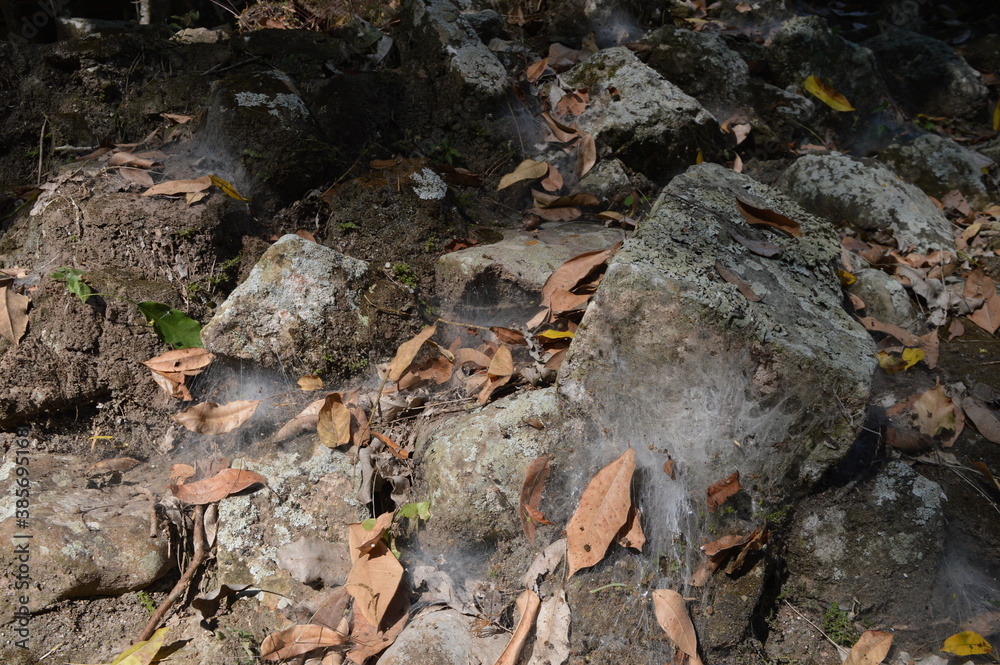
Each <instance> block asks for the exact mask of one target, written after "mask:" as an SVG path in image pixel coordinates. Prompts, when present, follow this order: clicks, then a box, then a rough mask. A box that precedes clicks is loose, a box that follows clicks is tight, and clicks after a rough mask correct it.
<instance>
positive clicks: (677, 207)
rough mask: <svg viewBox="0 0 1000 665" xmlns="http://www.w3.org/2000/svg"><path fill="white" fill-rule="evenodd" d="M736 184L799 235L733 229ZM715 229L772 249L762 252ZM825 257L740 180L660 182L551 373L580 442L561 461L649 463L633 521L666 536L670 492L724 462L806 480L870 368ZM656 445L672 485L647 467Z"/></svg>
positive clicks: (748, 472)
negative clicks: (632, 456)
mask: <svg viewBox="0 0 1000 665" xmlns="http://www.w3.org/2000/svg"><path fill="white" fill-rule="evenodd" d="M737 196H739V197H741V198H742V199H743V200H745V201H747V202H749V203H751V204H752V205H755V206H757V207H766V208H771V209H774V210H777V211H779V212H781V213H782V214H785V215H788V216H790V217H792V218H793V219H795V220H797V221H798V222H799V224H801V226H802V231H803V235H802V237H800V238H794V239H792V238H786V237H780V238H779V237H777V234H771V233H765V232H762V231H760V230H759V229H754V228H751V227H749V226H747V224H746V223H745V221H744V219H743V217H741V216H740V214H739V213H738V212H737V210H736V205H735V204H736V197H737ZM730 231H732V232H736V233H738V234H740V235H742V236H747V237H752V238H755V239H758V240H766V241H769V242H771V243H774V244H777V245H780V246H781V247H784V248H785V251H784V253H783V254H782V255H781V257H780V259H766V258H761V257H759V256H756V255H754V254H752V253H751V252H750V250H748V249H747V248H746V247H744V246H743V245H742V244H740V243H738V242H736V241H735V240H734V239H732V238H731V237H730V235H729V232H730ZM838 255H839V246H838V243H837V239H836V237H835V235H834V233H833V231H832V229H831V228H830V226H829V225H828V224H827V223H826V222H824V221H823V220H821V219H819V218H817V217H814V216H812V215H810V214H808V213H806V212H805V211H803V210H802V209H801V208H799V207H798V206H797V205H795V204H794V203H793V202H792V201H791V200H789V199H788V198H786V197H784V196H782V195H781V194H780V193H778V192H777V191H775V190H773V189H771V188H768V187H766V186H763V185H760V184H759V183H756V182H754V181H753V180H752V179H750V178H748V177H746V176H743V175H740V174H737V173H734V172H733V171H730V170H727V169H725V168H723V167H721V166H718V165H715V164H701V165H698V166H694V167H691V168H690V169H688V171H687V172H686V173H684V174H683V175H681V176H678V177H677V178H675V179H674V180H672V181H671V183H670V184H669V185H668V186H667V188H666V189H665V190H664V192H663V193H662V194H661V195H660V197H659V199H658V200H657V203H656V205H655V206H654V208H653V210H652V211H651V213H650V215H649V217H648V218H647V219H646V220H645V222H644V223H643V224H642V225H640V227H639V230H638V232H637V234H636V235H635V236H634V237H633V238H630V239H629V240H627V241H626V242H625V244H624V245H623V246H622V249H621V250H619V252H618V253H617V254H616V255H615V257H614V259H613V261H612V263H611V265H610V266H609V268H608V271H607V273H606V274H605V277H604V280H603V281H602V282H601V285H600V287H599V289H598V291H597V294H596V295H595V298H594V301H593V302H592V303H591V305H590V307H589V309H588V310H587V313H586V315H585V316H584V318H583V322H582V323H581V325H580V329H579V330H578V331H577V335H576V338H575V339H574V342H573V345H572V346H571V347H570V353H569V356H568V357H567V359H566V362H565V363H564V365H563V368H562V370H561V373H560V380H559V396H560V403H561V404H562V406H563V411H564V417H565V418H566V419H567V422H568V425H567V427H569V425H572V426H574V427H576V428H577V429H576V430H568V431H573V432H574V433H573V434H569V433H567V434H565V435H564V436H566V437H569V438H571V439H576V440H582V441H586V442H588V443H587V445H586V446H585V447H580V448H577V451H578V453H580V454H578V455H576V456H575V458H576V460H577V461H576V462H575V463H576V464H582V463H583V462H584V460H592V461H588V462H587V463H588V464H591V465H595V463H596V464H598V465H603V464H606V463H607V462H608V461H610V460H611V459H613V458H614V457H617V456H618V455H619V454H621V452H622V450H623V449H624V447H625V446H626V445H631V446H632V447H633V448H634V449H635V451H636V457H637V465H638V468H639V469H644V470H645V471H643V472H642V473H648V474H650V475H648V476H646V477H645V478H646V480H644V481H643V482H642V485H641V487H640V489H639V496H640V497H641V499H640V508H641V510H642V511H643V514H644V515H647V511H648V516H647V517H645V518H644V519H648V520H651V523H654V524H660V525H665V526H663V527H662V528H663V529H666V530H667V531H668V532H669V531H670V529H671V528H672V527H676V525H677V524H678V522H679V521H680V520H681V519H682V515H683V514H686V513H685V511H686V509H685V508H684V507H683V506H684V505H686V504H685V502H684V495H685V492H686V493H687V496H690V497H692V502H693V505H695V506H702V505H704V501H705V496H706V494H705V493H706V490H707V488H708V487H709V486H710V485H711V484H713V483H715V482H716V481H718V480H720V479H723V478H727V477H729V476H730V474H732V473H733V471H735V470H739V472H740V478H741V480H745V482H744V483H743V487H744V489H747V490H748V491H749V492H751V495H752V496H763V495H777V496H781V495H785V494H787V493H789V492H792V491H794V490H795V489H796V488H797V487H801V486H803V485H809V484H810V483H812V482H815V481H816V480H818V479H819V477H820V476H821V474H822V473H823V472H824V470H825V469H826V468H827V467H828V466H830V465H831V464H833V463H835V462H836V461H837V460H839V459H840V458H842V457H843V456H844V455H845V454H846V453H847V451H848V450H849V449H850V446H851V443H852V442H853V440H854V437H855V436H856V434H857V427H856V426H854V425H852V424H851V423H850V422H849V418H848V417H846V416H845V413H846V414H851V413H853V414H856V415H855V418H854V420H855V421H856V422H859V423H860V421H861V420H863V418H859V417H858V415H860V414H861V413H863V412H864V408H865V403H866V400H867V398H868V394H869V390H870V384H871V379H872V372H873V370H874V367H875V358H874V355H875V354H874V347H873V344H872V341H871V338H870V337H869V335H868V333H866V332H865V331H864V330H863V329H862V328H861V326H860V325H859V324H858V323H856V322H855V321H854V320H852V319H851V318H850V317H849V316H848V315H847V313H846V312H845V311H844V310H843V308H842V306H841V297H842V296H841V291H840V286H839V283H838V281H837V278H836V276H835V275H834V272H833V268H834V265H835V262H836V259H837V256H838ZM716 266H723V267H725V268H727V269H728V270H730V271H732V272H734V273H736V274H737V275H738V276H739V277H740V278H742V280H744V281H745V282H746V283H747V285H748V286H749V287H750V288H752V290H753V292H754V293H756V294H757V295H758V296H760V297H761V298H762V300H761V301H760V302H750V301H749V300H748V299H747V298H746V297H745V296H744V295H741V294H740V293H738V292H737V287H736V286H734V285H732V284H729V283H727V282H726V281H724V280H723V278H722V277H720V274H719V271H718V270H717V268H716ZM816 377H823V379H822V380H821V381H818V380H817V378H816ZM821 386H822V387H821ZM835 395H836V397H835ZM838 402H840V403H843V406H844V410H842V409H841V408H840V406H837V404H838ZM822 404H826V405H831V404H832V405H833V406H828V407H826V408H823V407H821V406H820V405H822ZM623 424H624V426H623ZM650 448H654V449H655V450H650ZM667 454H669V455H671V456H672V457H673V459H674V461H675V470H676V477H677V480H676V481H674V480H670V479H669V478H668V477H667V476H666V475H664V473H663V471H662V470H661V467H662V466H663V464H664V463H665V462H666V461H667ZM638 473H639V472H638V471H637V474H638ZM584 475H585V476H586V473H585V474H584ZM685 488H686V489H685ZM654 549H655V546H654Z"/></svg>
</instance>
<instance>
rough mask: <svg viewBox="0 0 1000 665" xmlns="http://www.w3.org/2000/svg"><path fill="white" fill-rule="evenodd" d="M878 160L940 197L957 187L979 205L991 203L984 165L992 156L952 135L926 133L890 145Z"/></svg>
mask: <svg viewBox="0 0 1000 665" xmlns="http://www.w3.org/2000/svg"><path fill="white" fill-rule="evenodd" d="M878 160H879V161H880V162H882V163H883V164H885V165H887V166H888V167H889V168H891V169H892V170H893V171H895V172H896V173H898V174H899V175H901V176H902V177H903V178H905V179H906V180H907V181H908V182H911V183H913V184H914V185H916V186H917V187H919V188H920V189H922V190H923V191H924V192H926V193H928V194H930V195H931V196H935V197H937V198H938V199H941V198H944V196H945V195H946V194H948V193H949V192H950V191H952V190H958V191H959V192H961V193H962V195H963V196H964V197H965V198H966V200H968V202H969V203H970V204H971V205H972V206H973V207H974V208H976V209H982V208H985V207H987V206H988V205H989V203H990V195H989V193H988V192H987V191H986V184H985V182H984V179H983V168H985V167H989V166H991V165H992V164H993V160H992V159H990V158H988V157H984V156H983V155H980V154H978V153H975V152H973V151H971V150H969V149H968V148H964V147H962V146H961V145H959V144H958V143H956V142H955V141H953V140H951V139H949V138H945V137H943V136H938V135H937V134H924V135H923V136H920V137H918V138H916V139H914V140H913V141H910V142H909V143H906V144H902V145H900V144H893V145H890V146H889V147H887V148H885V149H883V150H882V151H881V152H879V154H878Z"/></svg>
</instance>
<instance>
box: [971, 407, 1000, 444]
mask: <svg viewBox="0 0 1000 665" xmlns="http://www.w3.org/2000/svg"><path fill="white" fill-rule="evenodd" d="M962 410H963V411H965V415H967V416H968V417H969V420H971V421H972V424H973V425H975V426H976V429H977V430H978V431H979V433H980V434H982V435H983V438H984V439H986V440H988V441H992V442H993V443H1000V416H998V415H997V412H996V411H993V410H991V409H990V408H988V407H987V406H986V405H985V404H983V403H982V402H981V401H979V400H978V399H976V398H975V397H966V398H964V399H963V400H962Z"/></svg>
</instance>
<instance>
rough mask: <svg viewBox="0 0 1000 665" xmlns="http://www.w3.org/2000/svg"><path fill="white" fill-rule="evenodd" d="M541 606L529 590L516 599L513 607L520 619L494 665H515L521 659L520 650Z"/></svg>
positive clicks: (540, 601) (536, 595) (540, 600)
mask: <svg viewBox="0 0 1000 665" xmlns="http://www.w3.org/2000/svg"><path fill="white" fill-rule="evenodd" d="M541 604H542V599H541V598H539V597H538V594H537V593H535V592H534V591H532V590H531V589H525V590H524V591H522V592H521V595H520V596H518V597H517V601H516V602H515V605H516V606H517V610H518V612H520V614H521V618H520V619H519V620H518V622H517V628H515V629H514V634H513V635H511V636H510V642H508V643H507V647H506V648H505V649H504V650H503V653H502V654H500V657H499V658H497V662H496V665H517V662H518V660H520V658H521V650H522V649H524V644H525V642H527V641H528V635H530V634H531V629H532V628H533V627H534V625H535V617H536V616H538V608H539V607H541Z"/></svg>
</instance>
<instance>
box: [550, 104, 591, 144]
mask: <svg viewBox="0 0 1000 665" xmlns="http://www.w3.org/2000/svg"><path fill="white" fill-rule="evenodd" d="M542 119H543V120H545V122H546V124H548V126H549V130H551V131H552V136H553V137H555V139H556V140H557V141H560V142H562V143H572V142H573V141H575V140H577V139H578V138H579V137H580V135H581V134H583V132H581V131H580V128H579V127H577V126H576V123H575V122H574V123H573V124H572V125H564V124H563V123H561V122H559V121H558V120H556V119H555V118H553V117H552V115H551V114H550V113H549V112H548V111H544V112H543V113H542ZM549 140H551V139H549Z"/></svg>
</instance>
